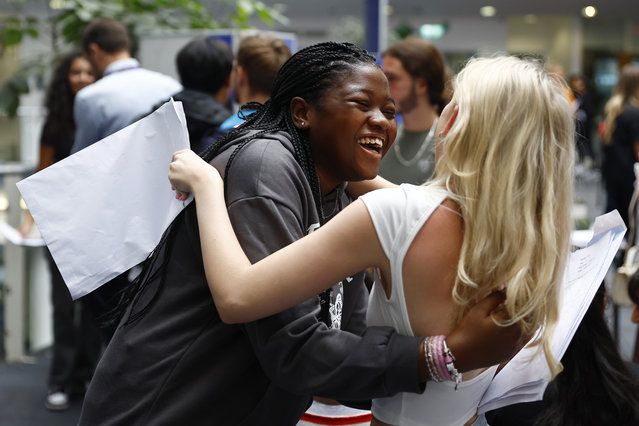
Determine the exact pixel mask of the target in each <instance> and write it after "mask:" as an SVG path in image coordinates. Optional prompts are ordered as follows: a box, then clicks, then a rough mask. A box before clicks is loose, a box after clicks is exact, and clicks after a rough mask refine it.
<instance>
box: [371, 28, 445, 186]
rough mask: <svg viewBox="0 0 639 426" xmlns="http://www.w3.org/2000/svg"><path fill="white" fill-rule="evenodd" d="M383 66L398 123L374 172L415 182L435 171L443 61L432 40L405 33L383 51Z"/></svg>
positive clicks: (406, 181)
mask: <svg viewBox="0 0 639 426" xmlns="http://www.w3.org/2000/svg"><path fill="white" fill-rule="evenodd" d="M382 69H383V70H384V74H386V78H388V84H389V86H390V90H391V95H392V96H393V99H395V102H396V106H397V113H398V114H401V116H402V123H401V125H400V126H399V128H398V130H397V140H395V143H394V144H393V147H392V149H390V150H389V151H388V153H387V154H386V155H385V156H384V158H383V159H382V163H381V164H380V168H379V174H380V176H382V177H384V178H385V179H388V180H390V181H391V182H393V183H396V184H400V183H412V184H415V185H419V184H422V183H424V182H425V181H426V180H427V179H429V178H430V177H432V175H433V173H434V171H435V129H436V128H437V118H438V117H439V114H440V113H441V111H442V109H443V108H444V105H446V104H447V103H448V101H447V96H446V66H445V64H444V58H443V56H442V54H441V52H440V51H439V50H438V49H437V47H435V45H434V44H432V43H431V42H429V41H427V40H424V39H421V38H417V37H409V38H406V39H404V40H401V41H399V42H397V43H396V44H394V45H392V46H391V47H389V48H388V49H386V50H385V51H384V52H383V53H382Z"/></svg>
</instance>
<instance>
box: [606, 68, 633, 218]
mask: <svg viewBox="0 0 639 426" xmlns="http://www.w3.org/2000/svg"><path fill="white" fill-rule="evenodd" d="M605 111H606V115H605V118H604V129H605V130H604V133H603V138H602V142H603V160H602V165H601V174H602V177H603V179H604V182H605V185H606V211H611V210H614V209H617V210H618V211H619V214H620V215H621V217H622V218H623V221H624V222H625V224H626V227H628V229H636V226H635V225H634V224H633V225H632V226H631V225H630V224H629V217H628V208H629V207H630V200H631V199H632V193H633V190H634V184H635V172H634V164H635V163H636V162H637V161H639V65H634V64H629V65H626V66H625V67H623V68H622V69H621V72H620V73H619V81H618V82H617V85H616V86H615V89H614V92H613V95H612V97H611V98H610V100H608V102H607V103H606V107H605Z"/></svg>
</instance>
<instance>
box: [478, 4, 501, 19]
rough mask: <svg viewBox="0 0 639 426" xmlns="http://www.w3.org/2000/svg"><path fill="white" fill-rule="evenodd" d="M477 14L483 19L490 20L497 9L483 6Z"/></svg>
mask: <svg viewBox="0 0 639 426" xmlns="http://www.w3.org/2000/svg"><path fill="white" fill-rule="evenodd" d="M479 14H480V15H481V16H483V17H484V18H492V17H493V16H495V15H496V14H497V9H495V7H494V6H484V7H482V8H481V9H479Z"/></svg>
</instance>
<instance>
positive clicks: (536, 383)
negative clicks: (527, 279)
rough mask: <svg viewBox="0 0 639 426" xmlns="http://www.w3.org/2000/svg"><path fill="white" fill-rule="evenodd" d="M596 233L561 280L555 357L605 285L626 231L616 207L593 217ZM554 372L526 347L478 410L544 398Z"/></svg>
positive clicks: (571, 260)
mask: <svg viewBox="0 0 639 426" xmlns="http://www.w3.org/2000/svg"><path fill="white" fill-rule="evenodd" d="M593 231H594V236H593V237H592V239H591V241H590V243H589V244H588V246H587V247H585V248H583V249H580V250H577V251H575V252H573V253H571V254H570V258H569V260H568V265H567V267H566V274H565V278H564V281H563V283H562V289H561V292H562V294H561V301H560V307H559V321H558V323H557V326H556V328H555V330H554V332H553V336H552V339H551V348H552V351H553V354H554V355H555V357H556V358H557V359H561V357H562V356H563V355H564V353H565V352H566V349H567V348H568V344H569V343H570V340H571V339H572V337H573V336H574V334H575V332H576V331H577V327H578V326H579V323H580V322H581V320H582V319H583V317H584V315H585V313H586V311H587V310H588V307H589V306H590V303H591V301H592V299H593V297H594V295H595V293H596V292H597V289H598V288H599V286H600V285H601V282H602V281H603V279H604V277H605V275H606V273H607V271H608V269H609V268H610V264H611V263H612V260H613V258H614V257H615V254H616V253H617V250H618V249H619V246H620V245H621V242H622V240H623V236H624V234H625V232H626V227H625V226H624V224H623V220H622V219H621V216H620V215H619V213H618V212H617V211H616V210H614V211H612V212H610V213H607V214H605V215H602V216H599V217H598V218H597V219H596V220H595V225H594V229H593ZM549 378H550V370H549V368H548V364H547V363H546V360H545V357H544V355H543V353H542V352H540V351H538V348H537V347H534V348H531V347H525V348H524V349H522V350H521V351H520V352H519V353H518V354H517V355H515V357H513V359H512V360H510V362H509V363H508V364H507V365H506V366H505V367H504V368H503V369H502V370H501V371H500V372H499V374H497V375H496V376H495V378H494V379H493V381H492V383H491V384H490V386H489V387H488V389H487V390H486V392H485V393H484V396H483V398H482V401H481V402H480V405H479V409H478V411H479V413H485V412H486V411H490V410H494V409H496V408H499V407H503V406H506V405H509V404H514V403H516V402H527V401H536V400H540V399H541V398H542V397H543V393H544V390H545V389H546V386H547V384H548V379H549Z"/></svg>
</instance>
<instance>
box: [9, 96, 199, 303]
mask: <svg viewBox="0 0 639 426" xmlns="http://www.w3.org/2000/svg"><path fill="white" fill-rule="evenodd" d="M188 147H189V137H188V132H187V129H186V119H185V117H184V110H183V109H182V103H181V102H173V100H171V101H169V102H167V103H166V104H164V105H163V106H162V107H161V108H159V109H158V110H157V111H155V112H154V113H153V114H150V115H148V116H147V117H145V118H143V119H142V120H140V121H137V122H135V123H133V124H131V125H130V126H128V127H126V128H124V129H122V130H120V131H118V132H116V133H114V134H112V135H110V136H108V137H106V138H104V139H102V140H101V141H99V142H96V143H94V144H93V145H91V146H89V147H87V148H85V149H83V150H81V151H79V152H77V153H75V154H74V155H71V156H69V157H67V158H65V159H64V160H62V161H59V162H57V163H55V164H54V165H52V166H50V167H47V168H46V169H44V170H42V171H40V172H38V173H36V174H34V175H32V176H30V177H28V178H27V179H24V180H22V181H20V182H18V184H17V186H18V189H19V190H20V193H21V194H22V197H23V198H24V200H25V202H26V203H27V206H28V207H29V211H30V212H31V214H32V215H33V218H34V220H35V222H36V224H37V226H38V229H39V230H40V233H41V235H42V237H43V239H44V241H45V242H46V243H47V246H48V247H49V250H50V251H51V254H52V255H53V259H54V260H55V262H56V264H57V265H58V268H59V269H60V273H61V274H62V277H63V278H64V280H65V282H66V284H67V286H68V287H69V291H70V292H71V296H72V297H73V298H74V299H75V298H78V297H81V296H83V295H85V294H87V293H89V292H91V291H93V290H95V289H96V288H98V287H99V286H101V285H102V284H104V283H105V282H107V281H109V280H110V279H112V278H114V277H116V276H117V275H119V274H121V273H122V272H124V271H126V270H128V269H130V268H131V267H133V266H135V265H137V264H138V263H140V262H141V261H143V260H144V259H145V258H146V257H147V256H148V254H149V253H150V252H151V251H152V250H153V249H154V248H155V246H156V245H157V243H158V242H159V240H160V237H161V236H162V233H163V232H164V230H165V229H166V228H167V226H168V225H169V224H170V223H171V221H172V220H173V219H174V218H175V216H177V214H178V213H179V212H180V211H181V210H182V209H183V208H184V207H185V206H186V204H188V202H190V201H191V199H189V200H187V201H186V202H184V203H183V202H179V201H177V200H176V199H175V195H174V192H173V191H172V190H171V187H170V184H169V181H168V177H167V176H168V172H169V163H170V162H171V157H172V155H173V153H174V152H175V151H177V150H179V149H185V148H188Z"/></svg>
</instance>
